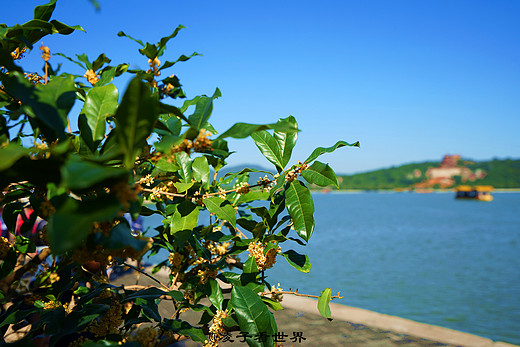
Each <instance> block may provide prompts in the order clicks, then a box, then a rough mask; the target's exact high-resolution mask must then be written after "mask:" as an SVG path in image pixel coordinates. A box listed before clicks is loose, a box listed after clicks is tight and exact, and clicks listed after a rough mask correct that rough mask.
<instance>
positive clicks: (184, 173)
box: [175, 152, 193, 183]
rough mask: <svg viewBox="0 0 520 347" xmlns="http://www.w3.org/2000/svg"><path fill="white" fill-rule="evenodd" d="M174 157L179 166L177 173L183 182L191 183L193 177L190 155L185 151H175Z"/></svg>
mask: <svg viewBox="0 0 520 347" xmlns="http://www.w3.org/2000/svg"><path fill="white" fill-rule="evenodd" d="M175 158H176V159H177V164H179V165H180V166H181V168H180V169H179V174H180V175H181V178H182V180H183V181H184V183H191V180H192V178H193V170H192V162H191V160H190V157H189V156H188V154H186V152H179V153H175Z"/></svg>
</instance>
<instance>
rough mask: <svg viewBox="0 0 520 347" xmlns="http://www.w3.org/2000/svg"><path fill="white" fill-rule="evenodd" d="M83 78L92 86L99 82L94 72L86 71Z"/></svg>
mask: <svg viewBox="0 0 520 347" xmlns="http://www.w3.org/2000/svg"><path fill="white" fill-rule="evenodd" d="M83 76H84V77H86V78H87V81H88V82H89V83H90V84H92V85H94V84H96V83H97V82H98V81H99V75H98V74H97V73H96V72H95V71H94V70H90V69H89V70H87V72H85V75H83Z"/></svg>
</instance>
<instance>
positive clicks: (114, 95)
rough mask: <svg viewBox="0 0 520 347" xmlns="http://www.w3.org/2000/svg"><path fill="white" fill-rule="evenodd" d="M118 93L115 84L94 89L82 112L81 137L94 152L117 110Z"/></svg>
mask: <svg viewBox="0 0 520 347" xmlns="http://www.w3.org/2000/svg"><path fill="white" fill-rule="evenodd" d="M117 100H118V91H117V88H116V87H115V86H114V85H113V84H109V85H106V86H101V87H95V88H92V89H91V90H90V91H89V92H88V93H87V97H86V100H85V103H84V104H83V108H82V110H81V114H80V116H79V120H78V126H79V129H80V131H81V137H82V138H83V139H84V140H85V142H86V143H87V145H89V147H90V149H92V150H94V149H95V148H96V147H97V146H98V145H99V143H100V142H101V141H102V140H103V139H104V138H105V131H106V119H107V117H108V116H112V115H114V114H115V112H116V110H117Z"/></svg>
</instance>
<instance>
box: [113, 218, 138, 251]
mask: <svg viewBox="0 0 520 347" xmlns="http://www.w3.org/2000/svg"><path fill="white" fill-rule="evenodd" d="M146 243H147V242H146V241H144V240H138V239H136V238H135V237H134V236H132V230H131V229H130V227H129V226H128V225H127V224H126V223H119V224H118V225H116V226H115V227H113V228H112V230H111V231H110V236H109V237H108V240H107V242H106V243H105V244H104V246H105V247H106V248H108V249H123V248H125V247H132V248H134V249H136V250H138V251H141V250H143V248H144V247H145V246H146Z"/></svg>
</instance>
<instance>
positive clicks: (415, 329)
mask: <svg viewBox="0 0 520 347" xmlns="http://www.w3.org/2000/svg"><path fill="white" fill-rule="evenodd" d="M317 303H318V301H317V300H315V299H311V298H307V297H297V296H293V295H284V298H283V301H282V306H284V307H286V308H288V309H293V310H297V311H300V312H301V311H303V312H307V313H311V314H318V315H319V312H318V308H317ZM330 310H331V317H332V319H337V320H341V321H346V322H350V323H354V324H362V325H366V326H368V327H373V328H378V329H382V330H388V331H392V332H395V333H399V334H405V335H412V336H415V337H420V338H423V339H427V340H431V341H437V342H440V343H446V344H452V345H457V346H464V347H466V346H467V347H514V346H516V347H518V346H517V345H513V344H509V343H505V342H494V341H492V340H491V339H489V338H486V337H482V336H477V335H473V334H469V333H465V332H462V331H457V330H452V329H448V328H443V327H440V326H435V325H429V324H424V323H419V322H416V321H413V320H410V319H405V318H400V317H396V316H390V315H387V314H382V313H377V312H374V311H369V310H364V309H361V308H357V307H350V306H345V305H342V304H336V303H332V302H331V303H330Z"/></svg>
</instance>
